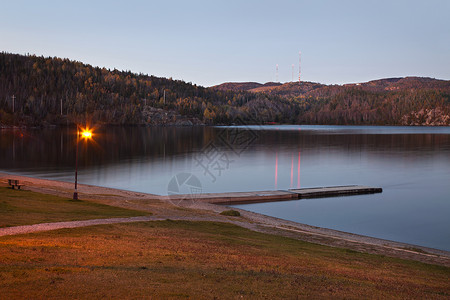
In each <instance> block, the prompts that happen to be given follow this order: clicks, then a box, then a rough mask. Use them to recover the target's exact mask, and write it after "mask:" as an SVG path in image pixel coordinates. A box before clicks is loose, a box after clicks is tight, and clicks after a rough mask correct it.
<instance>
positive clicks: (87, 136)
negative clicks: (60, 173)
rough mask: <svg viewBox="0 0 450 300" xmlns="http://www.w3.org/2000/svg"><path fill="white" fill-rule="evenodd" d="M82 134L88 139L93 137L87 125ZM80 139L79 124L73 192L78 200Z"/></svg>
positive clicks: (74, 198)
mask: <svg viewBox="0 0 450 300" xmlns="http://www.w3.org/2000/svg"><path fill="white" fill-rule="evenodd" d="M81 136H82V137H83V138H84V139H86V140H87V139H90V138H92V131H91V130H89V129H88V128H87V127H86V128H85V129H83V131H82V132H81ZM79 141H80V127H79V126H78V125H77V145H76V148H77V149H76V152H75V190H74V192H73V200H78V190H77V183H78V143H79Z"/></svg>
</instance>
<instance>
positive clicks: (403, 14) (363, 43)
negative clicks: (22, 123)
mask: <svg viewBox="0 0 450 300" xmlns="http://www.w3.org/2000/svg"><path fill="white" fill-rule="evenodd" d="M449 13H450V0H426V1H425V0H424V1H418V0H409V1H406V0H364V1H361V0H339V1H338V0H310V1H303V0H297V1H289V0H278V1H274V0H272V1H265V0H259V1H246V0H240V1H235V0H226V1H213V0H210V1H203V0H192V1H171V0H164V1H161V0H160V1H138V0H127V1H115V0H108V1H103V0H90V1H85V0H77V1H61V0H40V1H35V0H34V1H25V0H14V1H11V0H0V51H5V52H9V53H19V54H27V53H29V54H35V55H38V56H41V55H43V56H46V57H47V56H52V57H53V56H56V57H62V58H69V59H72V60H77V61H82V62H84V63H87V64H91V65H94V66H100V67H106V68H109V69H114V68H116V69H119V70H130V71H132V72H136V73H144V74H149V75H155V76H160V77H168V78H170V77H172V78H173V79H180V80H184V81H186V82H192V83H195V84H198V85H202V86H212V85H216V84H220V83H223V82H243V81H254V82H261V83H264V82H268V81H276V79H277V76H276V65H277V64H278V66H279V67H278V69H279V71H278V81H281V82H288V81H291V80H292V65H294V76H293V77H294V80H298V69H299V51H301V52H302V55H301V74H302V75H301V77H302V80H304V81H312V82H320V83H325V84H344V83H354V82H365V81H369V80H374V79H380V78H388V77H403V76H425V77H432V78H438V79H446V80H449V79H450V17H449Z"/></svg>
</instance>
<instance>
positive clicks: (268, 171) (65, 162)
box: [0, 126, 450, 250]
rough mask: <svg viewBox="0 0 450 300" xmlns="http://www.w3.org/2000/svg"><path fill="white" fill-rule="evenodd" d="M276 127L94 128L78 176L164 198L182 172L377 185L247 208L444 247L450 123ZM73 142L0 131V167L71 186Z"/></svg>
mask: <svg viewBox="0 0 450 300" xmlns="http://www.w3.org/2000/svg"><path fill="white" fill-rule="evenodd" d="M274 128H275V127H252V130H250V131H249V130H247V131H246V133H245V132H244V133H245V134H244V135H242V134H241V133H242V132H236V130H235V129H236V128H220V127H219V128H211V127H195V128H180V127H178V128H174V127H168V128H140V127H100V128H97V130H96V135H95V143H80V153H79V154H80V157H79V159H80V160H79V182H80V183H89V184H94V185H102V186H109V187H115V188H122V189H129V190H136V191H142V192H148V193H156V194H167V185H168V183H169V181H170V180H171V178H173V176H175V175H177V174H178V173H181V172H188V173H192V174H194V175H195V176H196V177H198V178H199V179H200V181H201V184H202V189H203V191H204V192H224V191H249V190H271V189H288V188H291V187H300V185H301V187H317V186H333V185H349V184H361V185H371V186H380V187H383V189H384V192H383V194H380V195H372V196H364V197H362V196H361V197H359V196H358V197H345V198H333V199H314V200H310V201H309V200H308V201H301V202H296V201H293V202H287V203H265V204H255V205H253V206H246V207H247V209H251V210H255V211H258V212H261V213H264V214H269V215H274V216H278V217H281V218H286V219H291V220H294V221H298V222H304V223H308V224H311V225H316V226H324V227H331V228H336V229H339V230H344V231H350V232H356V233H361V234H367V235H372V236H379V237H383V238H388V239H394V240H400V241H405V242H411V243H419V244H422V245H428V246H432V247H437V248H441V249H449V250H450V239H449V236H450V221H449V220H448V212H449V211H450V197H449V195H450V187H449V185H448V183H449V182H450V128H449V127H440V128H421V127H420V128H410V127H356V126H355V127H352V126H349V127H345V126H344V127H342V126H301V127H298V126H279V127H278V130H273V129H274ZM261 129H262V130H261ZM299 129H301V130H299ZM240 130H241V131H242V129H240ZM75 142H76V136H75V129H74V128H59V129H45V130H21V131H19V130H16V131H11V130H2V131H0V169H1V170H4V171H9V172H18V173H22V174H29V175H33V176H39V177H43V178H49V179H59V180H66V181H70V182H71V181H73V176H74V175H73V172H74V166H75V152H74V151H75ZM199 157H201V158H202V165H201V164H199V159H198V158H199ZM213 157H214V159H215V160H214V161H213ZM202 166H203V167H202ZM205 168H206V169H205ZM295 168H297V170H296V172H295ZM295 182H296V186H295V184H294V183H295Z"/></svg>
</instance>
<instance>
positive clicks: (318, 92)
mask: <svg viewBox="0 0 450 300" xmlns="http://www.w3.org/2000/svg"><path fill="white" fill-rule="evenodd" d="M213 88H214V89H217V90H227V89H230V90H234V91H247V92H252V93H254V94H259V95H261V94H264V95H267V96H269V97H275V96H276V97H280V98H283V99H285V100H288V101H289V102H290V103H295V104H296V108H297V110H298V111H299V112H300V113H299V116H298V118H297V122H298V123H307V124H342V125H345V124H352V125H364V124H366V125H450V81H446V80H438V79H433V78H424V77H405V78H387V79H380V80H373V81H369V82H365V83H356V84H345V85H324V84H320V83H314V82H301V83H298V82H289V83H285V84H273V83H271V82H269V83H266V84H259V85H256V84H253V85H249V84H248V83H245V84H242V83H225V84H221V85H218V86H214V87H213Z"/></svg>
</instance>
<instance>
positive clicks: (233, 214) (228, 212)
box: [220, 209, 241, 217]
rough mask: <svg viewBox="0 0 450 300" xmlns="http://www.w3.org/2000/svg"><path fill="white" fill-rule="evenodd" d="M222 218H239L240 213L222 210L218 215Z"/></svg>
mask: <svg viewBox="0 0 450 300" xmlns="http://www.w3.org/2000/svg"><path fill="white" fill-rule="evenodd" d="M220 214H221V215H223V216H231V217H239V216H240V215H241V213H240V212H238V211H237V210H233V209H230V210H224V211H223V212H221V213H220Z"/></svg>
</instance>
